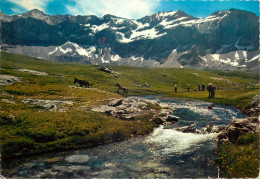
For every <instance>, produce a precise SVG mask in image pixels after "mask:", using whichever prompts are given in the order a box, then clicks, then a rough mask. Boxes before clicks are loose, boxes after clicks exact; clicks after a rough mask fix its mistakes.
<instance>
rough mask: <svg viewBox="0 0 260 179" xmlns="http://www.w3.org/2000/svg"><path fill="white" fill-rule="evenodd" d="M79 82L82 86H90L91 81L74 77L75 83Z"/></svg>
mask: <svg viewBox="0 0 260 179" xmlns="http://www.w3.org/2000/svg"><path fill="white" fill-rule="evenodd" d="M75 83H79V85H80V87H83V86H86V88H89V82H88V81H85V80H79V79H77V78H74V84H75Z"/></svg>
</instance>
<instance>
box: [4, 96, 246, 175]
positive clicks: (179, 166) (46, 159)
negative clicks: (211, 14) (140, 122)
mask: <svg viewBox="0 0 260 179" xmlns="http://www.w3.org/2000/svg"><path fill="white" fill-rule="evenodd" d="M144 98H147V99H151V100H158V101H159V102H163V103H168V104H171V105H174V115H175V116H179V117H180V121H179V122H177V123H175V124H172V125H169V126H159V127H158V128H156V129H154V131H153V132H152V133H151V134H149V135H146V136H142V137H134V138H131V139H128V140H125V141H121V142H115V143H111V144H105V145H102V146H98V147H95V148H91V149H80V150H76V151H69V152H67V153H59V154H56V155H55V156H54V155H51V156H50V155H49V156H41V157H38V158H36V159H34V160H33V161H30V162H29V163H25V164H22V165H20V166H18V167H16V168H15V169H14V170H13V171H12V172H11V173H10V174H9V175H8V176H7V177H8V178H9V177H10V178H19V177H21V178H130V177H131V178H132V177H135V178H191V177H192V178H208V177H213V178H216V177H217V176H218V169H217V167H216V166H215V165H214V160H215V155H214V149H215V147H216V137H217V134H216V133H211V134H193V133H182V132H179V131H176V130H174V128H176V127H181V126H188V125H191V124H193V123H194V122H195V121H196V122H197V125H196V127H197V129H202V128H203V127H205V126H206V125H208V124H212V125H227V124H228V123H229V122H230V121H231V120H232V119H234V118H242V117H244V116H243V114H242V113H240V111H239V110H237V109H235V108H232V107H228V106H223V105H215V106H214V107H213V109H207V107H208V106H209V105H210V103H207V102H203V101H197V100H186V99H172V98H161V97H158V96H146V97H144ZM220 177H221V174H220Z"/></svg>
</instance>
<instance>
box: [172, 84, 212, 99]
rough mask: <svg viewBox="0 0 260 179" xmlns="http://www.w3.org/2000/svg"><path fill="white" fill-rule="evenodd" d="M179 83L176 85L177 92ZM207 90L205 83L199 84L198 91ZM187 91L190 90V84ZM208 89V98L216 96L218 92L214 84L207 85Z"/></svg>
mask: <svg viewBox="0 0 260 179" xmlns="http://www.w3.org/2000/svg"><path fill="white" fill-rule="evenodd" d="M177 90H178V89H177V85H176V84H175V85H174V92H175V93H177ZM205 90H206V86H205V85H204V84H200V83H199V84H198V91H205ZM187 91H188V92H190V85H189V84H188V86H187ZM194 91H197V89H195V90H194ZM207 91H208V92H209V97H208V98H214V97H215V93H216V87H215V86H214V85H213V84H212V83H209V85H208V86H207Z"/></svg>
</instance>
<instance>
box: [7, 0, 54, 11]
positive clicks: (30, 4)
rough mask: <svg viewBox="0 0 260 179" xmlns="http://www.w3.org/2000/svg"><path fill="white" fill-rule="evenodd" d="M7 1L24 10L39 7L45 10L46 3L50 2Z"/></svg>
mask: <svg viewBox="0 0 260 179" xmlns="http://www.w3.org/2000/svg"><path fill="white" fill-rule="evenodd" d="M9 1H10V2H12V3H14V4H16V5H18V6H20V7H22V8H24V9H26V10H32V9H39V10H41V11H45V7H46V5H47V3H48V2H50V1H51V0H9Z"/></svg>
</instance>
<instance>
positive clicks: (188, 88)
mask: <svg viewBox="0 0 260 179" xmlns="http://www.w3.org/2000/svg"><path fill="white" fill-rule="evenodd" d="M187 90H188V92H190V85H189V84H188V87H187Z"/></svg>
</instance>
